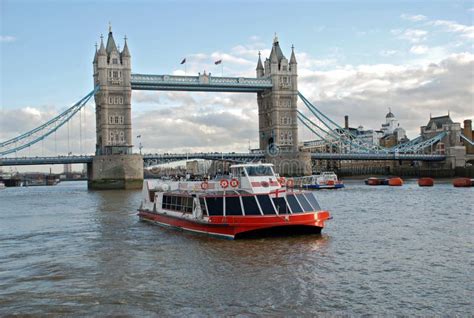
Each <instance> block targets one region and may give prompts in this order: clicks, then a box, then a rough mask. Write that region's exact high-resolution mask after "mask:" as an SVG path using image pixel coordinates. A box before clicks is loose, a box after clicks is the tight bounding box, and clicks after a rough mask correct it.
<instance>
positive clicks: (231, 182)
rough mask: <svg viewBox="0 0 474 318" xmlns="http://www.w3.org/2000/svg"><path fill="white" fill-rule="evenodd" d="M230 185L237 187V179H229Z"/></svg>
mask: <svg viewBox="0 0 474 318" xmlns="http://www.w3.org/2000/svg"><path fill="white" fill-rule="evenodd" d="M230 186H231V187H232V188H237V187H238V186H239V180H237V179H235V178H234V179H232V180H230Z"/></svg>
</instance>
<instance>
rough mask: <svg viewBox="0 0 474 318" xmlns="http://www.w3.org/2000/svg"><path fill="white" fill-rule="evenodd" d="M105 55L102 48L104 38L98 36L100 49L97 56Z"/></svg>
mask: <svg viewBox="0 0 474 318" xmlns="http://www.w3.org/2000/svg"><path fill="white" fill-rule="evenodd" d="M106 54H107V53H106V52H105V47H104V36H103V35H102V34H101V35H100V48H99V51H98V52H97V55H106Z"/></svg>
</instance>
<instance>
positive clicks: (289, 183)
mask: <svg viewBox="0 0 474 318" xmlns="http://www.w3.org/2000/svg"><path fill="white" fill-rule="evenodd" d="M294 185H295V182H294V181H293V179H288V180H286V186H287V187H288V188H293V186H294Z"/></svg>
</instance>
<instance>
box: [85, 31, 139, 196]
mask: <svg viewBox="0 0 474 318" xmlns="http://www.w3.org/2000/svg"><path fill="white" fill-rule="evenodd" d="M93 66H94V86H97V85H99V86H100V89H99V90H98V91H97V93H96V94H95V96H94V98H95V104H96V153H95V154H96V156H95V157H94V161H93V163H92V164H91V165H90V167H88V168H89V169H88V174H89V176H88V179H89V188H93V189H117V188H118V189H120V188H126V189H130V188H141V186H142V180H143V158H142V157H141V156H140V155H136V154H132V147H133V144H132V107H131V96H132V87H131V83H130V80H131V55H130V52H129V50H128V45H127V38H125V43H124V46H123V50H122V51H121V52H120V51H119V49H118V48H117V45H116V44H115V40H114V37H113V34H112V28H111V27H110V26H109V34H108V38H107V44H106V45H105V46H104V41H103V38H102V36H101V40H100V48H99V50H97V48H96V52H95V56H94V61H93Z"/></svg>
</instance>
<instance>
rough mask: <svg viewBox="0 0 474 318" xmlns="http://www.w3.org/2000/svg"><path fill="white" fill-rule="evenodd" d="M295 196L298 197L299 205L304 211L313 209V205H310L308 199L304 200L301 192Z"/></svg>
mask: <svg viewBox="0 0 474 318" xmlns="http://www.w3.org/2000/svg"><path fill="white" fill-rule="evenodd" d="M296 197H297V198H298V201H300V203H301V206H302V207H303V210H304V211H305V212H311V211H313V207H312V206H311V204H309V202H308V200H306V198H305V197H304V195H303V193H298V194H297V195H296Z"/></svg>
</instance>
